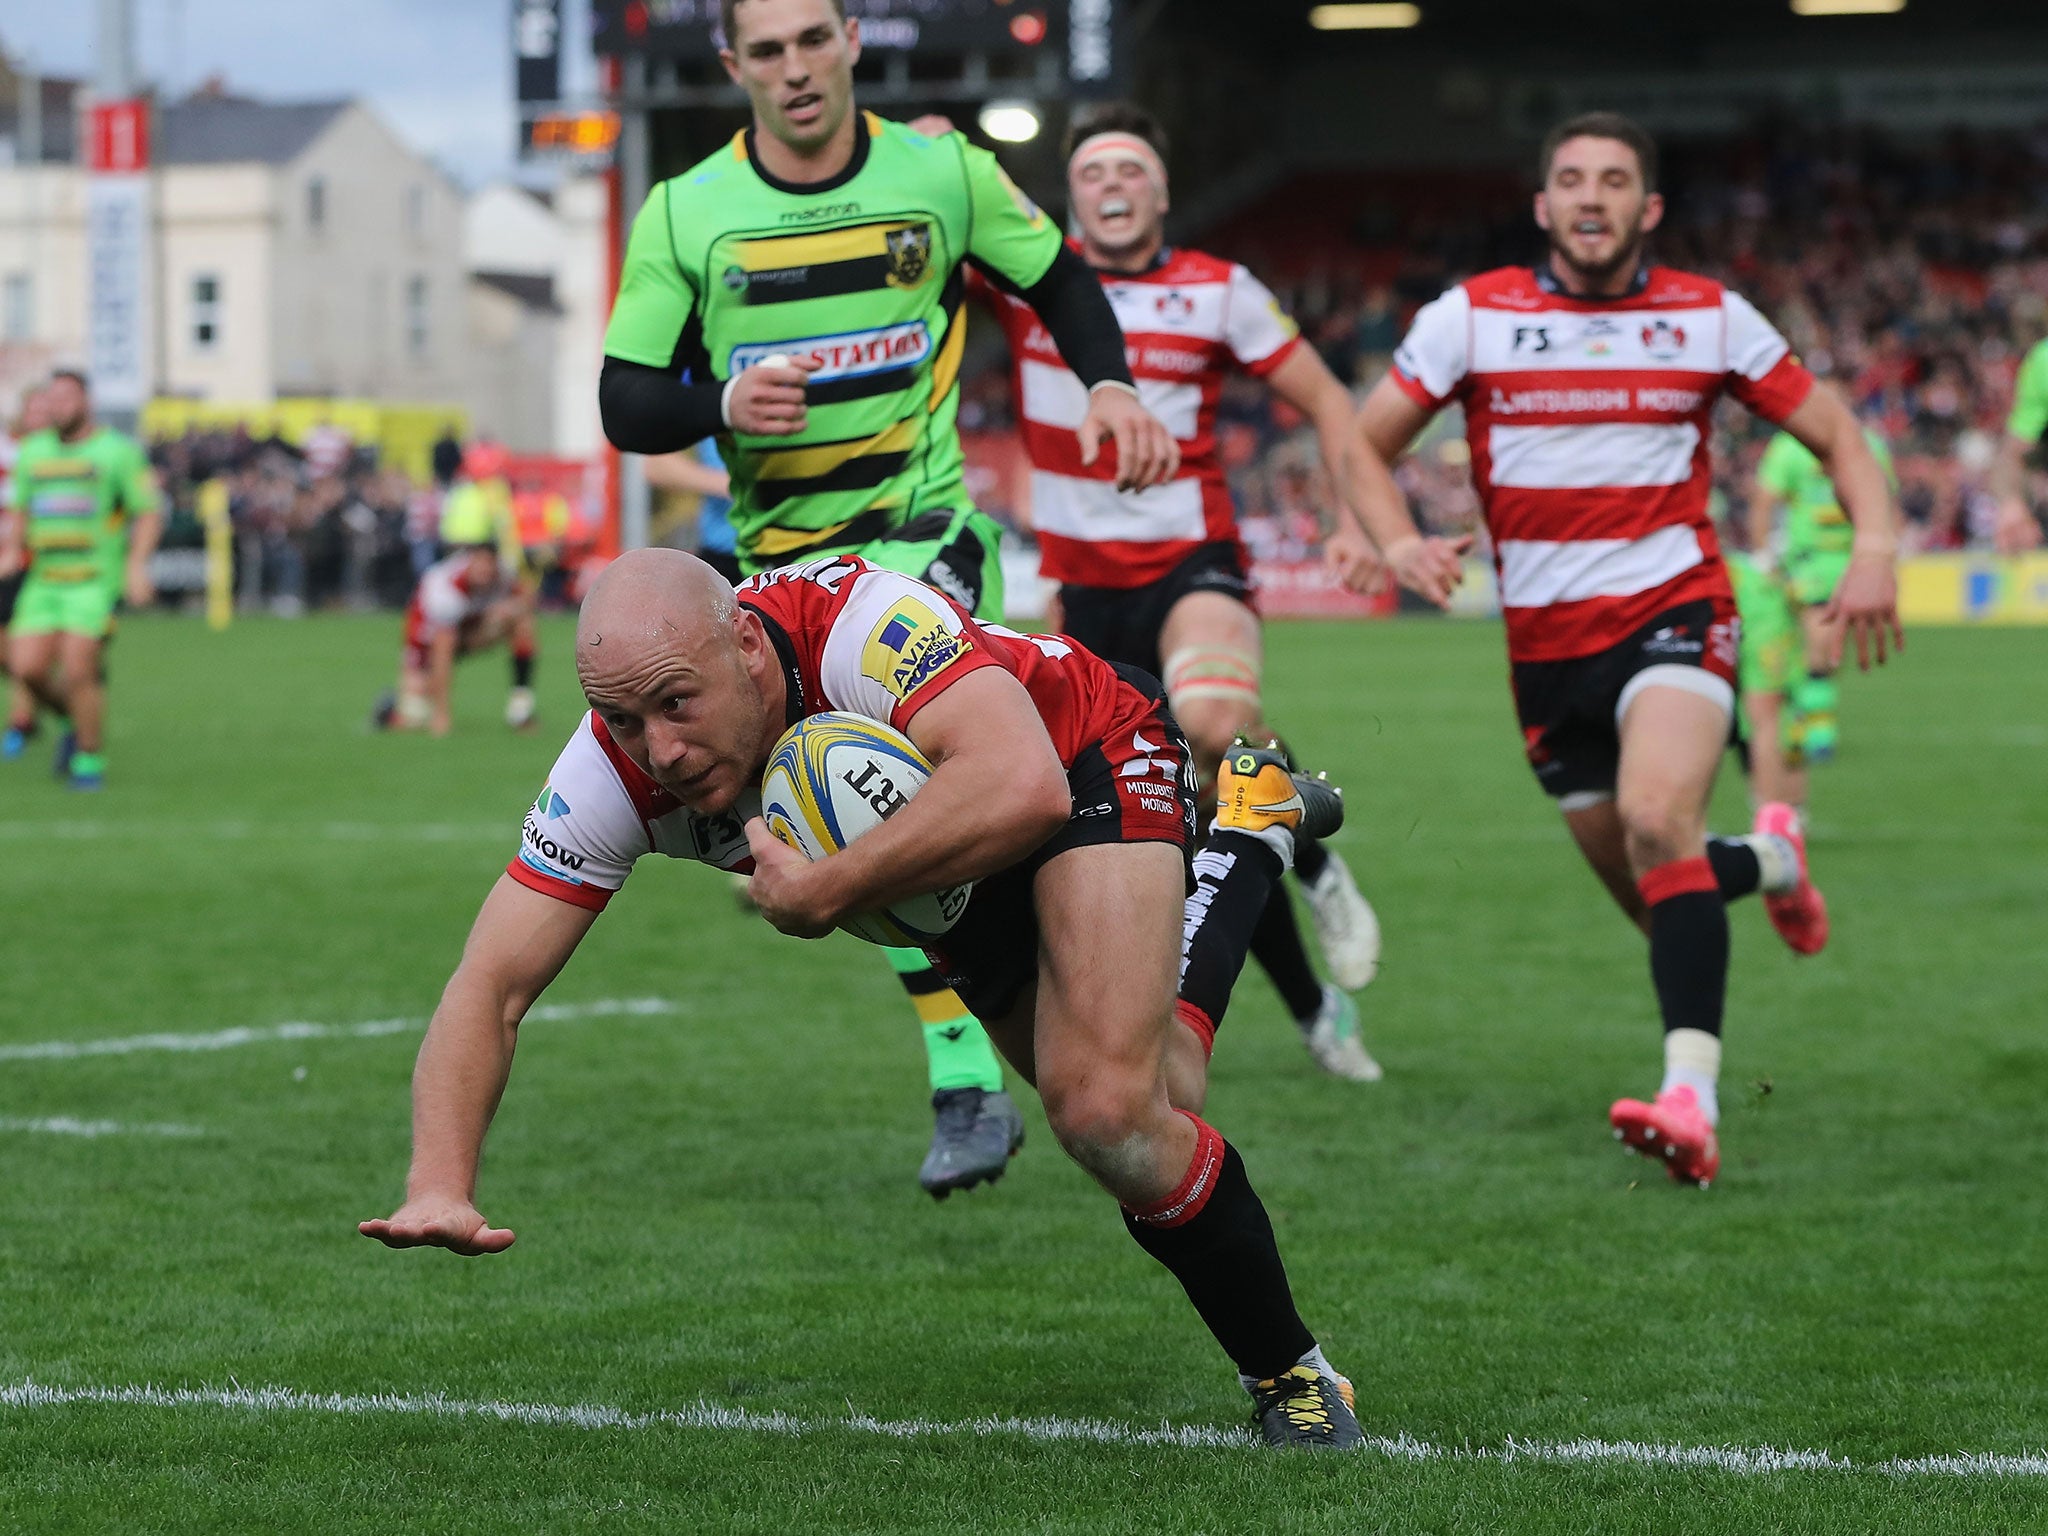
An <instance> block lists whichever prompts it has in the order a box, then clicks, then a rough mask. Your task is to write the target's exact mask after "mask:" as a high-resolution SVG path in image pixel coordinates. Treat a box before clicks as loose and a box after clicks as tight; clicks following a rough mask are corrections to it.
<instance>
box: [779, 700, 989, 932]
mask: <svg viewBox="0 0 2048 1536" xmlns="http://www.w3.org/2000/svg"><path fill="white" fill-rule="evenodd" d="M931 772H932V765H931V764H930V763H928V762H926V761H925V759H924V754H923V753H921V752H919V751H918V750H917V748H916V746H915V745H913V744H912V742H911V740H910V738H909V737H908V736H905V735H904V734H903V733H902V732H901V731H897V730H893V729H891V728H890V727H889V726H886V725H883V724H882V723H881V722H880V721H876V720H870V719H868V718H867V717H866V716H864V715H848V714H839V713H834V712H828V713H825V714H821V715H812V716H811V717H810V718H809V719H806V720H799V721H798V722H797V723H796V724H795V725H793V726H791V727H790V728H789V730H788V731H787V732H785V733H784V735H783V737H782V740H780V741H778V742H777V743H776V744H775V752H774V755H773V756H771V757H770V758H769V759H768V771H767V772H766V773H765V774H763V775H762V778H761V819H762V820H763V821H765V822H766V823H767V826H768V831H769V832H770V833H771V834H772V835H773V836H775V837H777V838H779V839H780V840H781V841H783V842H785V843H787V844H788V845H789V846H790V847H792V848H794V849H796V850H797V852H799V853H801V854H803V855H804V856H805V857H807V858H811V859H822V858H826V857H828V856H829V855H831V854H835V853H837V852H838V851H839V850H840V849H842V848H844V847H845V846H846V845H847V844H848V843H850V842H852V841H853V840H854V839H855V838H857V837H859V836H860V835H861V834H862V833H864V832H871V831H873V830H874V829H875V828H876V827H878V826H880V825H881V824H882V823H883V822H885V821H887V820H888V819H889V818H890V817H891V816H894V815H895V814H896V813H897V812H898V811H900V810H902V809H903V807H904V806H905V805H906V804H907V803H908V802H909V800H910V797H911V796H912V795H914V794H916V793H917V792H918V790H920V789H922V788H923V787H924V782H925V780H926V779H928V778H930V777H931ZM973 891H974V886H973V884H972V882H970V883H968V884H966V885H956V886H953V887H951V888H950V889H948V890H943V891H934V892H932V893H931V894H930V895H928V896H913V897H910V898H909V899H907V900H905V901H899V902H897V903H896V904H895V905H893V906H890V907H884V908H881V909H879V910H877V911H873V912H858V913H855V914H853V915H852V916H850V917H848V918H846V919H845V920H844V921H842V922H841V923H840V925H839V926H840V927H842V928H844V929H845V930H846V931H847V932H848V933H850V934H852V935H853V936H854V937H855V938H860V939H866V940H867V941H868V942H869V943H870V944H886V945H889V946H891V947H892V948H896V949H917V948H920V947H922V946H923V945H924V944H925V943H926V941H928V940H931V939H935V938H937V937H938V936H939V935H940V934H942V933H944V932H946V931H947V930H948V929H949V928H951V927H952V926H953V925H954V924H955V923H957V922H959V921H960V914H961V913H962V912H965V911H966V910H967V898H968V897H969V896H970V895H971V894H972V893H973Z"/></svg>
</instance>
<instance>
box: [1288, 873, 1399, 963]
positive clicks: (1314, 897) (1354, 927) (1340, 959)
mask: <svg viewBox="0 0 2048 1536" xmlns="http://www.w3.org/2000/svg"><path fill="white" fill-rule="evenodd" d="M1324 851H1325V852H1326V853H1328V855H1329V862H1328V863H1327V864H1325V865H1324V866H1323V873H1322V876H1321V878H1320V879H1317V880H1314V881H1308V880H1304V881H1302V882H1301V894H1302V895H1304V896H1306V897H1307V898H1308V912H1309V917H1310V918H1311V919H1312V920H1313V922H1314V924H1315V930H1316V942H1317V943H1318V944H1320V945H1321V946H1322V950H1323V962H1324V963H1325V964H1326V965H1328V966H1329V967H1330V975H1331V976H1332V977H1334V978H1335V979H1336V982H1337V985H1338V986H1340V987H1342V988H1343V989H1344V990H1345V991H1346V992H1356V991H1359V990H1360V989H1361V988H1363V987H1366V986H1368V985H1370V984H1371V982H1372V979H1373V977H1374V976H1375V975H1377V974H1378V973H1379V968H1380V920H1379V915H1378V914H1377V913H1375V912H1374V911H1373V909H1372V903H1371V902H1369V901H1367V900H1366V899H1365V895H1364V893H1363V892H1362V891H1360V890H1359V889H1358V882H1357V881H1356V880H1354V879H1352V878H1351V871H1350V869H1349V868H1348V867H1347V866H1346V865H1345V863H1344V861H1343V860H1342V859H1340V858H1338V857H1337V855H1336V854H1335V853H1334V852H1330V851H1329V850H1327V849H1326V850H1324Z"/></svg>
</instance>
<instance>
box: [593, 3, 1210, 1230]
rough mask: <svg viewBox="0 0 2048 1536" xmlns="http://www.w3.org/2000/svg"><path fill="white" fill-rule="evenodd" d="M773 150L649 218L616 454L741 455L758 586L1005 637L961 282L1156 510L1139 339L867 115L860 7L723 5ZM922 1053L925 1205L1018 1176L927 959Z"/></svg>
mask: <svg viewBox="0 0 2048 1536" xmlns="http://www.w3.org/2000/svg"><path fill="white" fill-rule="evenodd" d="M720 21H721V23H722V26H723V31H724V36H725V38H726V42H727V46H726V48H725V50H724V52H723V54H722V55H721V57H722V59H723V61H724V64H725V68H726V71H727V73H728V74H729V75H730V76H731V77H732V79H733V81H734V82H735V83H736V84H738V85H739V86H741V87H742V88H743V89H745V91H746V93H747V96H748V99H749V101H750V103H751V105H752V108H753V123H752V126H751V127H749V128H747V129H745V130H743V131H742V132H741V133H739V134H737V135H735V137H734V138H733V140H732V141H731V143H729V144H727V145H726V146H724V147H723V148H721V149H720V150H719V151H718V152H717V153H715V154H713V155H711V156H710V157H709V158H707V159H706V160H704V161H702V162H701V163H700V164H698V165H696V166H693V167H692V168H691V169H689V170H688V171H686V172H684V173H683V174H682V175H680V176H677V177H674V178H673V179H671V180H669V181H666V182H663V183H662V184H661V185H659V186H658V187H656V188H655V189H654V191H653V192H652V193H651V194H649V196H648V199H647V202H646V204H645V206H644V207H643V208H642V209H641V211H640V214H639V216H638V218H637V219H636V220H635V221H634V225H633V233H632V238H631V240H630V242H629V244H628V247H627V250H626V262H625V270H624V272H623V273H622V274H621V276H620V281H619V293H618V300H617V303H616V304H615V306H614V308H613V310H612V317H611V324H610V327H609V328H608V330H607V331H606V333H605V354H606V355H605V361H604V369H603V373H602V375H601V377H600V381H599V402H600V405H601V406H602V409H603V415H604V426H605V433H606V435H607V436H608V437H609V438H610V439H611V441H612V442H613V444H614V445H616V446H617V447H619V448H621V449H624V450H626V451H627V452H631V453H645V454H650V455H652V454H665V453H675V452H678V451H680V450H682V449H685V448H688V447H691V446H692V445H694V444H695V443H697V442H699V441H701V440H702V439H704V438H706V437H712V436H715V437H717V438H718V440H719V452H720V454H721V456H722V457H723V459H724V462H725V465H726V468H727V469H728V471H729V472H730V475H731V495H732V509H731V518H732V524H733V528H734V531H735V535H736V537H735V547H736V553H737V556H738V560H739V565H740V569H741V570H742V571H744V572H747V573H750V574H751V573H754V572H758V571H761V570H765V569H768V568H771V567H774V566H779V565H786V564H789V563H792V562H795V561H800V560H808V559H812V558H815V557H817V556H819V555H826V554H835V553H843V552H856V553H859V554H860V555H862V556H863V557H865V558H867V559H869V560H871V561H873V562H874V563H876V564H878V565H882V566H886V567H888V568H889V569H892V570H898V571H902V572H904V573H906V574H908V575H911V576H915V577H917V578H918V579H920V580H922V581H926V582H928V583H930V584H931V585H932V586H935V587H937V588H938V589H939V590H941V591H943V592H945V593H946V594H947V595H948V596H949V597H952V598H953V599H955V600H956V601H958V602H959V603H960V604H961V605H962V606H963V607H965V608H967V609H969V610H970V611H971V612H973V613H975V614H977V615H980V616H983V617H986V618H989V619H992V620H993V619H999V618H1000V617H1001V616H1002V612H1003V592H1002V566H1001V549H1000V545H1001V530H1000V528H999V527H998V526H997V524H996V523H995V522H994V521H993V520H992V519H991V518H989V517H988V516H987V515H986V514H984V513H982V512H981V511H980V510H979V509H977V508H976V507H975V505H974V503H973V501H972V499H971V498H970V497H969V495H968V493H967V487H966V484H965V477H964V475H965V461H964V458H963V456H962V453H961V448H960V436H959V431H958V428H957V426H956V420H957V417H958V412H959V402H960V390H959V382H960V377H959V376H960V358H961V352H962V349H963V347H964V345H965V340H966V331H965V328H964V326H963V325H962V324H961V304H962V286H963V278H962V272H961V268H962V266H963V264H964V263H965V262H966V261H967V260H968V259H969V258H970V257H971V258H973V259H974V260H975V261H976V262H977V263H978V264H980V265H981V266H982V267H983V269H984V270H986V271H988V272H990V273H992V274H994V275H995V276H996V277H998V278H999V279H1000V280H1001V281H1002V282H1004V283H1007V284H1009V285H1010V286H1011V287H1013V288H1015V289H1017V290H1018V291H1019V292H1021V293H1022V294H1024V296H1025V297H1026V299H1027V300H1028V302H1029V303H1030V304H1031V305H1032V307H1033V308H1034V309H1035V310H1036V311H1037V312H1038V314H1039V315H1040V316H1041V317H1042V318H1043V319H1044V321H1045V323H1046V328H1047V329H1048V331H1049V332H1050V333H1051V334H1052V336H1053V337H1054V339H1055V344H1056V345H1057V347H1058V349H1059V351H1060V352H1061V353H1062V355H1064V356H1065V357H1066V359H1067V360H1068V361H1069V362H1070V363H1071V364H1072V365H1073V367H1074V369H1075V371H1076V372H1077V373H1078V374H1079V376H1080V377H1081V378H1082V379H1084V380H1085V381H1086V385H1085V390H1084V392H1085V396H1086V403H1085V406H1084V412H1083V421H1082V424H1081V436H1082V440H1083V443H1084V445H1085V451H1086V452H1087V453H1088V455H1089V456H1090V458H1091V459H1092V458H1093V457H1094V455H1095V454H1096V453H1098V452H1100V451H1101V448H1102V445H1103V444H1104V442H1105V441H1106V440H1109V439H1112V438H1113V439H1114V440H1115V443H1116V449H1117V463H1118V465H1119V474H1120V476H1122V477H1123V478H1124V479H1125V480H1126V481H1127V483H1128V484H1130V485H1132V486H1142V485H1149V484H1153V483H1156V482H1158V481H1161V480H1164V479H1166V478H1167V477H1168V476H1170V475H1171V474H1172V472H1173V468H1174V464H1175V462H1176V459H1177V453H1176V451H1175V448H1174V445H1173V441H1172V439H1171V438H1170V437H1169V436H1168V435H1167V433H1166V430H1165V429H1164V428H1163V427H1162V426H1161V425H1160V424H1159V423H1158V422H1157V421H1156V420H1154V419H1153V418H1152V417H1151V416H1150V415H1148V414H1147V413H1146V412H1145V410H1144V409H1143V407H1141V406H1140V405H1139V403H1138V399H1137V389H1136V386H1135V385H1134V384H1133V383H1132V382H1131V375H1130V369H1129V367H1128V365H1127V364H1126V363H1125V361H1124V354H1123V338H1122V336H1121V335H1120V334H1119V332H1118V331H1117V326H1116V316H1115V315H1114V313H1113V312H1112V311H1111V310H1110V307H1109V305H1108V302H1107V301H1106V300H1105V299H1104V298H1103V296H1102V290H1101V289H1100V288H1099V287H1098V286H1097V285H1096V282H1095V279H1094V277H1093V275H1092V274H1090V272H1089V271H1088V268H1087V266H1086V265H1085V264H1084V263H1083V262H1082V261H1081V260H1080V258H1079V257H1077V256H1075V255H1074V254H1073V253H1072V252H1070V251H1068V250H1067V249H1066V248H1065V245H1064V244H1063V243H1062V241H1061V239H1060V234H1059V230H1058V229H1057V228H1056V227H1055V226H1054V225H1053V224H1052V222H1051V221H1050V220H1048V219H1047V218H1046V217H1045V215H1044V214H1043V213H1041V212H1040V211H1039V210H1038V209H1037V208H1036V207H1034V206H1033V205H1032V204H1031V202H1030V200H1029V199H1028V198H1026V197H1025V196H1024V195H1023V193H1021V192H1019V191H1018V190H1017V188H1016V187H1015V186H1014V185H1013V184H1012V183H1011V181H1010V179H1009V178H1008V177H1007V176H1006V175H1004V174H1003V171H1002V168H1001V167H1000V166H999V165H997V163H996V161H995V157H994V156H992V155H990V154H988V153H986V152H985V151H983V150H979V149H976V148H974V147H972V146H971V145H969V144H968V143H967V142H966V141H965V140H964V139H962V138H961V137H960V136H959V135H957V134H955V135H951V136H948V137H945V138H939V139H932V138H928V137H926V136H924V135H921V134H918V133H915V132H913V131H912V130H910V129H909V128H906V127H904V126H902V125H901V124H896V123H887V122H884V121H883V120H882V119H880V118H878V117H875V116H874V115H872V114H871V113H864V112H860V111H858V110H856V108H855V107H854V103H853V65H854V61H855V60H856V59H857V58H858V57H859V56H860V27H859V23H858V22H857V21H849V20H847V18H846V16H845V15H844V12H843V9H842V7H841V6H840V5H839V4H838V3H837V0H724V3H723V4H722V6H721V15H720ZM889 956H890V961H891V964H892V965H893V966H894V968H895V970H896V972H897V974H898V977H899V979H900V980H901V982H902V984H903V986H904V988H905V990H906V991H908V992H909V994H910V997H911V1001H912V1003H913V1005H914V1007H915V1008H916V1011H917V1014H918V1018H919V1020H920V1022H921V1024H922V1025H923V1028H924V1038H925V1050H926V1057H927V1061H928V1063H929V1067H930V1081H931V1088H932V1109H933V1119H934V1126H933V1133H932V1143H931V1149H930V1152H929V1153H928V1154H927V1156H926V1158H925V1162H924V1165H923V1166H922V1167H921V1168H920V1170H919V1173H918V1179H919V1183H920V1184H921V1185H922V1186H923V1187H924V1188H925V1189H926V1190H928V1191H930V1192H931V1193H932V1194H933V1195H934V1196H938V1197H943V1196H945V1195H947V1194H948V1193H950V1192H951V1191H953V1190H955V1189H965V1188H968V1187H971V1186H972V1185H974V1184H976V1183H979V1182H981V1181H982V1180H985V1179H993V1178H995V1177H996V1176H998V1175H999V1174H1000V1173H1001V1172H1002V1170H1003V1168H1004V1167H1005V1165H1006V1164H1007V1163H1008V1160H1009V1157H1010V1155H1011V1153H1012V1152H1014V1151H1015V1149H1016V1147H1017V1146H1018V1144H1019V1143H1020V1141H1021V1138H1022V1136H1023V1118H1022V1116H1021V1115H1020V1114H1019V1113H1018V1111H1017V1107H1016V1105H1015V1104H1014V1103H1012V1102H1011V1100H1010V1097H1009V1095H1008V1094H1006V1093H1004V1092H1003V1075H1002V1067H1001V1065H1000V1063H999V1062H998V1061H997V1059H996V1054H995V1051H994V1048H993V1047H992V1046H991V1045H990V1043H989V1040H988V1036H987V1033H986V1032H985V1031H984V1030H983V1029H982V1027H981V1025H980V1024H979V1023H977V1022H976V1020H975V1019H974V1017H973V1016H972V1015H971V1014H970V1012H969V1011H968V1009H967V1007H966V1005H965V1004H964V1003H962V1002H961V1000H960V998H959V997H958V996H957V995H956V994H955V993H954V991H953V989H952V988H950V987H948V986H947V985H946V984H945V982H944V981H943V980H942V979H941V978H940V977H939V976H938V975H937V973H936V972H935V971H934V970H933V969H932V967H931V965H930V963H929V962H928V961H927V960H926V958H925V957H924V955H923V954H922V953H921V952H920V951H917V950H908V949H906V950H891V951H889Z"/></svg>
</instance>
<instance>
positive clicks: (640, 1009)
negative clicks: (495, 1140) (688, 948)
mask: <svg viewBox="0 0 2048 1536" xmlns="http://www.w3.org/2000/svg"><path fill="white" fill-rule="evenodd" d="M680 1011H681V1010H680V1006H679V1005H678V1004H676V1003H672V1002H670V1001H669V1000H668V999H667V998H663V997H608V998H603V999H600V1000H599V1001H597V1002H594V1003H543V1004H542V1005H541V1006H539V1007H538V1008H534V1009H531V1010H530V1011H529V1012H528V1013H527V1015H526V1019H527V1022H528V1023H535V1022H538V1023H542V1024H558V1023H564V1022H567V1021H570V1020H575V1019H608V1018H616V1017H619V1016H621V1015H641V1014H653V1013H677V1012H680ZM426 1027H427V1021H426V1020H425V1019H421V1018H406V1019H369V1020H366V1021H365V1022H363V1023H361V1024H314V1023H308V1022H305V1021H303V1020H295V1021H293V1022H290V1023H286V1024H264V1025H257V1026H252V1027H243V1028H237V1029H215V1030H206V1031H201V1032H199V1033H196V1034H153V1035H119V1036H115V1037H113V1038H111V1039H106V1040H38V1041H34V1042H32V1043H29V1044H24V1045H0V1061H76V1060H78V1059H79V1058H81V1057H85V1056H131V1055H134V1054H135V1053H136V1052H138V1051H227V1050H233V1049H235V1048H236V1047H238V1046H244V1045H267V1044H270V1043H272V1042H274V1041H279V1040H368V1039H374V1038H376V1037H377V1036H379V1035H402V1034H410V1033H413V1032H416V1031H418V1030H422V1029H425V1028H426Z"/></svg>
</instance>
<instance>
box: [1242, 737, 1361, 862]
mask: <svg viewBox="0 0 2048 1536" xmlns="http://www.w3.org/2000/svg"><path fill="white" fill-rule="evenodd" d="M1216 825H1217V826H1218V827H1219V828H1228V829H1230V830H1231V831H1234V832H1249V833H1250V834H1251V835H1252V836H1254V837H1259V836H1261V835H1264V834H1268V833H1274V832H1280V833H1287V834H1291V835H1292V836H1293V837H1296V838H1302V837H1314V838H1324V837H1329V836H1331V835H1332V834H1333V833H1335V832H1336V831H1337V829H1338V828H1339V827H1341V826H1343V825H1344V791H1342V790H1341V789H1339V788H1338V787H1337V786H1336V785H1334V784H1332V783H1331V782H1330V781H1329V779H1328V777H1327V776H1326V775H1323V774H1320V773H1319V774H1315V775H1313V776H1311V775H1309V774H1306V773H1296V772H1295V771H1293V768H1292V766H1291V765H1290V764H1289V762H1288V759H1287V752H1286V749H1285V748H1283V747H1282V746H1281V745H1280V744H1279V743H1278V742H1273V743H1271V744H1270V745H1268V746H1263V747H1255V746H1253V745H1251V743H1249V742H1247V741H1243V740H1240V741H1238V742H1237V743H1236V744H1235V745H1233V746H1232V747H1231V749H1230V750H1229V751H1228V752H1226V753H1224V754H1223V763H1222V766H1221V767H1220V768H1218V769H1217V772H1216ZM1288 863H1289V865H1290V866H1291V865H1292V863H1293V859H1292V858H1291V857H1290V858H1289V859H1288Z"/></svg>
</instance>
